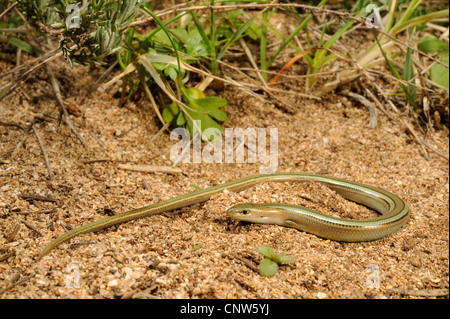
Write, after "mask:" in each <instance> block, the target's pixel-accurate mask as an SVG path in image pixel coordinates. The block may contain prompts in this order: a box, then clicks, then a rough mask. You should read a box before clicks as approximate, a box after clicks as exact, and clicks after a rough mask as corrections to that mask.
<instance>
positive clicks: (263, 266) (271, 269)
mask: <svg viewBox="0 0 450 319" xmlns="http://www.w3.org/2000/svg"><path fill="white" fill-rule="evenodd" d="M277 271H278V264H277V263H276V262H274V261H273V260H272V259H269V258H264V259H263V260H261V262H260V263H259V273H260V275H261V276H264V277H270V276H273V275H275V273H276V272H277Z"/></svg>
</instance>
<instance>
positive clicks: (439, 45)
mask: <svg viewBox="0 0 450 319" xmlns="http://www.w3.org/2000/svg"><path fill="white" fill-rule="evenodd" d="M418 48H419V50H421V51H423V52H425V53H433V52H436V53H437V56H438V57H439V58H440V61H441V62H442V63H444V64H446V65H448V64H449V45H448V42H444V41H442V40H440V39H438V38H436V37H432V36H424V37H423V38H422V39H421V40H420V42H419V44H418ZM430 80H431V81H433V82H435V83H437V84H439V85H441V86H443V87H446V88H447V89H448V88H449V72H448V68H446V67H444V66H443V65H441V64H437V63H435V64H434V65H433V66H432V67H431V68H430Z"/></svg>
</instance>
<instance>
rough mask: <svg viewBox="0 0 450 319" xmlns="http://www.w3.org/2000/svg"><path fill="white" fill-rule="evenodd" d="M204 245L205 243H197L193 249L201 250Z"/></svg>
mask: <svg viewBox="0 0 450 319" xmlns="http://www.w3.org/2000/svg"><path fill="white" fill-rule="evenodd" d="M203 245H204V244H197V245H194V247H192V249H193V250H194V251H196V250H199V249H200V248H202V247H203Z"/></svg>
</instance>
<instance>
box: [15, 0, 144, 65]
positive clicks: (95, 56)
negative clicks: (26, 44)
mask: <svg viewBox="0 0 450 319" xmlns="http://www.w3.org/2000/svg"><path fill="white" fill-rule="evenodd" d="M17 2H18V8H19V10H20V11H21V12H22V14H23V15H24V16H25V18H26V19H27V21H29V22H30V23H31V24H32V25H34V26H35V27H36V28H37V29H39V30H41V31H43V32H45V33H50V34H58V35H60V36H61V40H60V49H61V50H62V51H63V52H64V56H65V57H66V59H67V60H68V61H69V63H70V65H71V66H72V65H73V63H74V62H77V63H80V64H87V63H92V64H100V63H101V59H102V58H103V57H105V56H107V55H109V54H111V53H114V52H115V51H118V50H119V49H120V43H121V42H122V35H123V31H122V30H123V28H124V27H125V26H127V25H128V24H129V23H131V21H132V19H133V18H134V16H135V14H136V12H137V10H138V9H139V7H140V5H141V0H119V1H114V0H93V1H89V2H88V3H87V4H86V3H85V2H84V1H83V5H82V6H80V1H77V0H59V1H52V0H18V1H17ZM73 44H74V45H75V46H74V45H73Z"/></svg>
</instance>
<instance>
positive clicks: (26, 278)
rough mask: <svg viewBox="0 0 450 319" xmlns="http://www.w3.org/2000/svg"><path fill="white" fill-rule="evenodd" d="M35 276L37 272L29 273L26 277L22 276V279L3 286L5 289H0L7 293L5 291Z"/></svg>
mask: <svg viewBox="0 0 450 319" xmlns="http://www.w3.org/2000/svg"><path fill="white" fill-rule="evenodd" d="M34 276H35V274H33V275H29V276H26V277H24V278H22V279H20V280H17V281H15V282H13V283H10V284H9V285H8V286H7V287H5V288H3V289H1V290H0V294H3V293H5V292H7V291H8V290H10V289H12V288H14V287H15V286H17V285H20V284H23V283H24V282H27V281H28V280H30V279H31V278H33V277H34Z"/></svg>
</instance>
